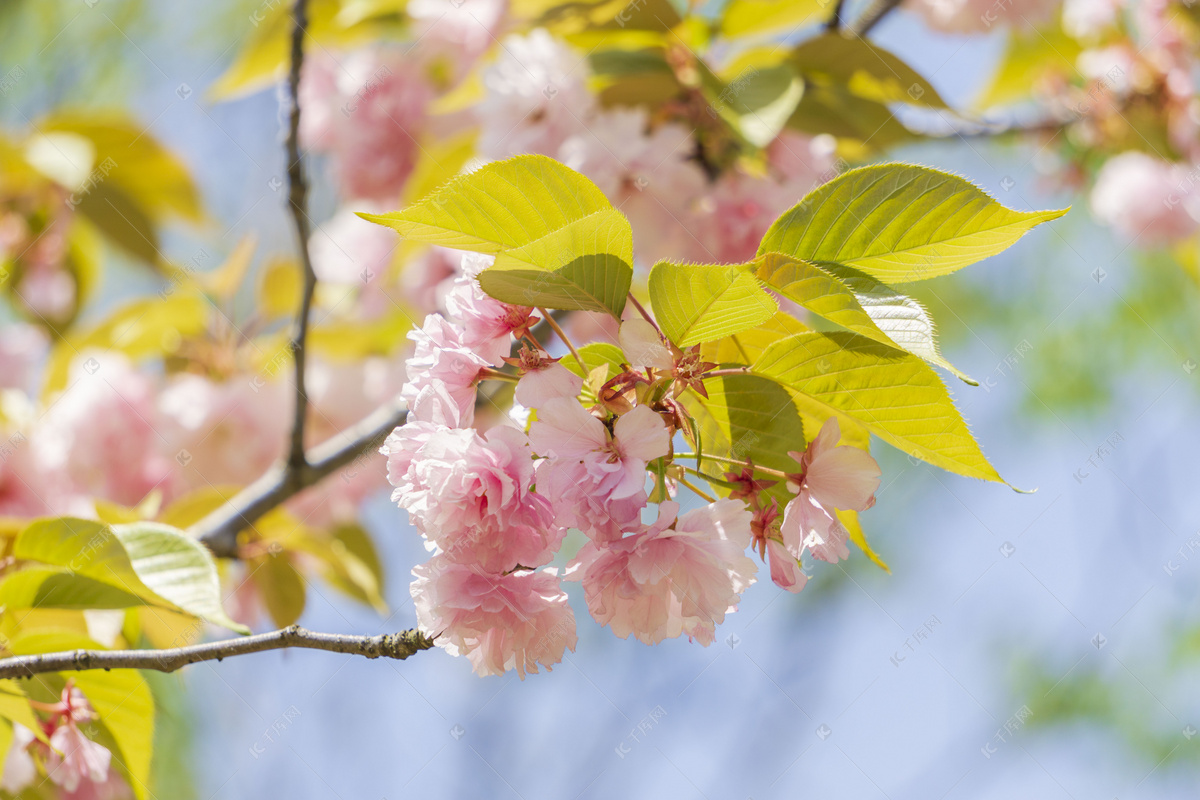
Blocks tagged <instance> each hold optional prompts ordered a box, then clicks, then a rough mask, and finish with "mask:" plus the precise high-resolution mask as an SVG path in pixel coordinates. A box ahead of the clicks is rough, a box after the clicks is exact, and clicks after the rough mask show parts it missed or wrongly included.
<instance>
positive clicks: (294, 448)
mask: <svg viewBox="0 0 1200 800" xmlns="http://www.w3.org/2000/svg"><path fill="white" fill-rule="evenodd" d="M307 29H308V0H296V2H295V5H294V6H293V7H292V51H291V53H292V55H291V66H290V69H289V70H288V100H289V102H290V104H291V107H290V108H289V109H288V112H289V113H288V132H287V160H288V163H287V175H288V201H289V202H288V206H289V207H290V208H291V212H292V222H293V223H294V226H295V229H296V246H297V249H298V250H299V251H300V263H301V265H302V266H303V268H304V289H303V291H302V292H301V295H300V308H299V310H298V311H297V312H296V324H295V326H294V328H293V331H292V341H291V348H292V362H293V363H294V364H295V367H296V375H295V381H296V408H295V417H294V418H293V420H292V435H291V445H290V447H289V448H288V457H287V467H288V469H290V470H292V471H293V472H299V471H301V470H303V469H304V467H305V460H304V458H305V455H304V426H305V421H306V419H307V417H308V392H307V391H306V390H305V388H304V364H305V360H306V356H307V347H308V316H309V310H310V309H311V308H312V300H313V292H314V291H315V290H316V286H317V274H316V272H314V271H313V265H312V257H311V256H310V255H309V252H308V239H309V233H310V232H309V226H308V181H307V180H306V179H305V176H304V162H303V160H302V159H301V157H300V100H299V93H300V70H301V68H302V67H303V66H304V35H305V33H306V31H307Z"/></svg>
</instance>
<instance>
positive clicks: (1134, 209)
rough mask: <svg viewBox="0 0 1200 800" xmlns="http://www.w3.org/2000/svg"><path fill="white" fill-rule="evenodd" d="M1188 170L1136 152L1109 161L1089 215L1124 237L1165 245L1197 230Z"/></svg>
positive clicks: (1199, 209)
mask: <svg viewBox="0 0 1200 800" xmlns="http://www.w3.org/2000/svg"><path fill="white" fill-rule="evenodd" d="M1192 177H1193V176H1191V175H1190V174H1189V170H1188V168H1187V167H1185V166H1183V165H1180V164H1173V163H1171V162H1169V161H1163V160H1161V159H1158V158H1155V157H1154V156H1150V155H1147V154H1145V153H1141V152H1138V151H1133V150H1131V151H1129V152H1125V153H1121V154H1120V155H1118V156H1114V157H1113V158H1110V159H1109V160H1108V161H1107V163H1105V165H1104V166H1103V167H1102V168H1101V169H1100V174H1099V175H1097V176H1096V186H1095V188H1093V189H1092V196H1091V200H1092V211H1093V213H1095V215H1096V216H1097V217H1098V218H1099V219H1100V220H1101V221H1102V222H1104V223H1106V224H1108V225H1111V226H1112V227H1114V228H1116V229H1117V230H1118V231H1120V232H1121V233H1122V234H1123V235H1125V236H1127V237H1129V238H1132V239H1137V238H1141V237H1143V236H1144V237H1145V238H1146V240H1147V241H1154V242H1169V241H1172V240H1176V239H1182V238H1185V237H1187V236H1190V235H1191V234H1192V233H1194V232H1195V231H1196V229H1197V218H1200V201H1198V200H1197V198H1196V197H1194V196H1193V194H1192V192H1191V189H1192V188H1193V184H1194V183H1195V181H1194V180H1192Z"/></svg>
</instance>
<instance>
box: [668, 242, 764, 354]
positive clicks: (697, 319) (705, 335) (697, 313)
mask: <svg viewBox="0 0 1200 800" xmlns="http://www.w3.org/2000/svg"><path fill="white" fill-rule="evenodd" d="M649 289H650V303H651V305H652V306H653V307H654V317H655V319H656V320H657V321H658V324H659V325H660V326H661V327H662V331H663V333H665V334H666V335H667V338H668V339H670V340H671V341H672V342H674V343H675V344H676V345H678V346H680V347H689V346H691V345H694V344H700V343H701V342H711V341H714V340H716V339H720V338H723V337H725V336H729V335H731V334H735V333H741V332H742V331H745V330H749V329H750V328H754V327H756V326H758V325H761V324H763V323H764V322H766V321H767V320H769V319H771V317H773V316H775V312H776V311H777V310H778V306H777V305H776V304H775V300H774V299H773V298H772V297H771V296H770V295H769V294H767V292H766V291H764V290H763V288H762V286H761V285H760V284H759V282H758V279H757V278H756V277H755V276H754V275H753V274H752V272H751V271H750V270H749V269H748V268H747V266H746V265H741V264H675V263H672V262H670V261H660V262H658V263H657V264H655V265H654V267H653V268H652V269H651V270H650V281H649Z"/></svg>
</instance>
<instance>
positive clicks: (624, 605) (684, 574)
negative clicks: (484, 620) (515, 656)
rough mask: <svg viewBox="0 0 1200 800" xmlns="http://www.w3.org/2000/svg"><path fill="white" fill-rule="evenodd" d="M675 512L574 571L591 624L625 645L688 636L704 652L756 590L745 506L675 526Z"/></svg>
mask: <svg viewBox="0 0 1200 800" xmlns="http://www.w3.org/2000/svg"><path fill="white" fill-rule="evenodd" d="M678 512H679V505H678V504H677V503H674V502H667V503H663V504H662V505H661V506H659V517H658V521H657V522H655V523H654V524H653V525H651V526H649V527H643V529H642V530H641V531H639V532H638V533H635V534H634V535H632V536H627V537H625V538H623V539H620V540H618V541H616V542H611V543H606V544H597V543H595V542H589V543H588V544H586V545H584V547H583V549H582V550H580V552H579V555H578V556H577V558H576V561H575V563H574V564H573V565H572V570H573V572H572V579H573V580H579V581H582V583H583V589H584V594H585V596H586V598H587V604H588V609H589V610H590V611H591V613H592V616H593V617H594V618H595V619H596V621H597V622H599V623H600V624H601V625H608V626H610V627H611V628H612V630H613V633H615V634H616V635H617V636H620V637H621V638H622V639H627V638H629V636H630V635H633V636H634V637H636V638H637V639H639V640H641V641H642V642H645V643H646V644H657V643H658V642H660V641H662V640H663V639H667V638H674V637H677V636H682V635H687V637H688V638H689V639H693V640H695V641H698V642H700V643H701V644H703V645H706V646H707V645H709V644H711V643H712V641H713V636H714V632H715V628H716V625H718V624H720V623H721V622H723V621H724V619H725V614H726V613H728V612H730V611H733V610H736V608H737V602H738V600H739V599H740V596H741V593H742V592H743V591H745V589H746V588H747V587H748V586H749V585H750V584H751V583H753V582H754V575H755V573H756V572H757V567H756V566H755V564H754V562H753V561H752V560H751V559H750V558H749V557H747V556H746V554H745V550H746V548H747V547H748V546H749V545H750V519H751V514H750V511H749V510H748V509H747V508H746V506H745V504H744V503H742V502H740V501H737V500H720V501H717V502H716V503H712V504H710V505H708V506H705V507H703V508H700V509H696V510H695V511H691V512H688V513H687V514H684V515H683V516H682V517H678V518H676V515H677V514H678Z"/></svg>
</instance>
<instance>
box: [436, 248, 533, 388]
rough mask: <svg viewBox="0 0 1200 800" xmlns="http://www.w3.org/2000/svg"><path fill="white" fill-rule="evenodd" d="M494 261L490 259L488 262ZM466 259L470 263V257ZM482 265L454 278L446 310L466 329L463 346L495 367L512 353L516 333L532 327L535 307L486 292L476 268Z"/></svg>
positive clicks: (459, 325) (458, 324) (462, 328)
mask: <svg viewBox="0 0 1200 800" xmlns="http://www.w3.org/2000/svg"><path fill="white" fill-rule="evenodd" d="M471 255H474V254H471ZM491 260H492V259H491V258H490V257H488V258H487V265H490V263H491ZM464 262H465V264H469V263H470V262H469V261H468V259H467V257H466V256H464ZM479 266H486V265H472V268H471V272H474V274H471V272H468V273H467V274H464V275H460V276H459V277H458V278H457V279H456V280H455V281H454V286H453V288H451V290H450V292H449V294H447V295H446V300H445V302H446V311H447V313H448V315H449V316H450V318H451V319H452V320H453V321H454V323H455V325H456V326H457V327H458V328H459V329H460V330H461V331H462V343H463V345H465V346H466V347H468V348H470V349H471V350H474V351H475V352H476V353H478V354H479V355H480V356H482V357H483V358H485V359H487V361H488V363H489V364H491V365H492V366H499V365H500V364H501V362H502V361H503V359H505V358H507V357H508V354H509V353H510V352H512V336H513V335H514V334H516V335H520V334H521V333H522V332H523V331H524V330H525V329H526V328H527V327H528V326H529V324H530V316H531V315H532V313H533V309H532V308H530V307H529V306H512V305H509V304H508V303H502V302H500V301H499V300H496V299H494V298H492V297H489V296H488V295H487V294H485V293H484V291H483V290H482V289H480V288H479V281H478V280H477V276H478V271H476V269H475V268H474V267H479ZM479 271H482V270H481V269H480V270H479Z"/></svg>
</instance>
